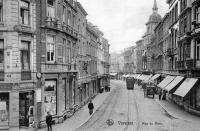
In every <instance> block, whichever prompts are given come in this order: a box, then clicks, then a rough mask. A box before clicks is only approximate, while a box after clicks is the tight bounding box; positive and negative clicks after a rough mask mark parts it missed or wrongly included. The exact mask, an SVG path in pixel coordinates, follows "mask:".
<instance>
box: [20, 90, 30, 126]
mask: <svg viewBox="0 0 200 131" xmlns="http://www.w3.org/2000/svg"><path fill="white" fill-rule="evenodd" d="M31 106H33V94H32V93H28V92H26V93H19V126H26V127H28V126H29V117H30V116H29V108H30V107H31Z"/></svg>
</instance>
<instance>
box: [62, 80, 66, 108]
mask: <svg viewBox="0 0 200 131" xmlns="http://www.w3.org/2000/svg"><path fill="white" fill-rule="evenodd" d="M62 84H63V85H62V111H65V110H66V109H67V99H66V96H67V90H66V89H67V84H66V79H62Z"/></svg>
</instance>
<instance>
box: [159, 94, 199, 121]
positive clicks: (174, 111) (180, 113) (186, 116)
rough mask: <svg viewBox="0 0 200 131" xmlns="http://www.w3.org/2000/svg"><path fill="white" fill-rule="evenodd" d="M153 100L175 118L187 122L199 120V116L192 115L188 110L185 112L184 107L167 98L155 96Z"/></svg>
mask: <svg viewBox="0 0 200 131" xmlns="http://www.w3.org/2000/svg"><path fill="white" fill-rule="evenodd" d="M155 101H156V102H157V103H158V104H159V105H160V106H161V107H162V108H163V109H164V110H165V111H166V112H167V113H168V114H169V115H171V116H172V117H174V118H177V119H182V120H184V121H188V122H199V121H200V117H198V116H195V115H192V114H190V113H188V112H186V111H185V110H184V109H182V108H180V107H179V106H178V105H176V104H175V103H172V102H169V101H167V100H161V101H160V100H158V98H157V97H156V98H155Z"/></svg>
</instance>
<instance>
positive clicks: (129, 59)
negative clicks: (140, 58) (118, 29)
mask: <svg viewBox="0 0 200 131" xmlns="http://www.w3.org/2000/svg"><path fill="white" fill-rule="evenodd" d="M136 62H137V61H136V47H135V46H131V47H129V48H126V49H124V73H126V74H128V73H136V66H137V64H136Z"/></svg>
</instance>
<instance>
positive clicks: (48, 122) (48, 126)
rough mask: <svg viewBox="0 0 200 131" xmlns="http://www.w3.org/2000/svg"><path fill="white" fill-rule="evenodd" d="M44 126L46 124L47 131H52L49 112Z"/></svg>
mask: <svg viewBox="0 0 200 131" xmlns="http://www.w3.org/2000/svg"><path fill="white" fill-rule="evenodd" d="M46 124H47V128H48V131H52V115H51V114H50V112H47V116H46Z"/></svg>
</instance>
